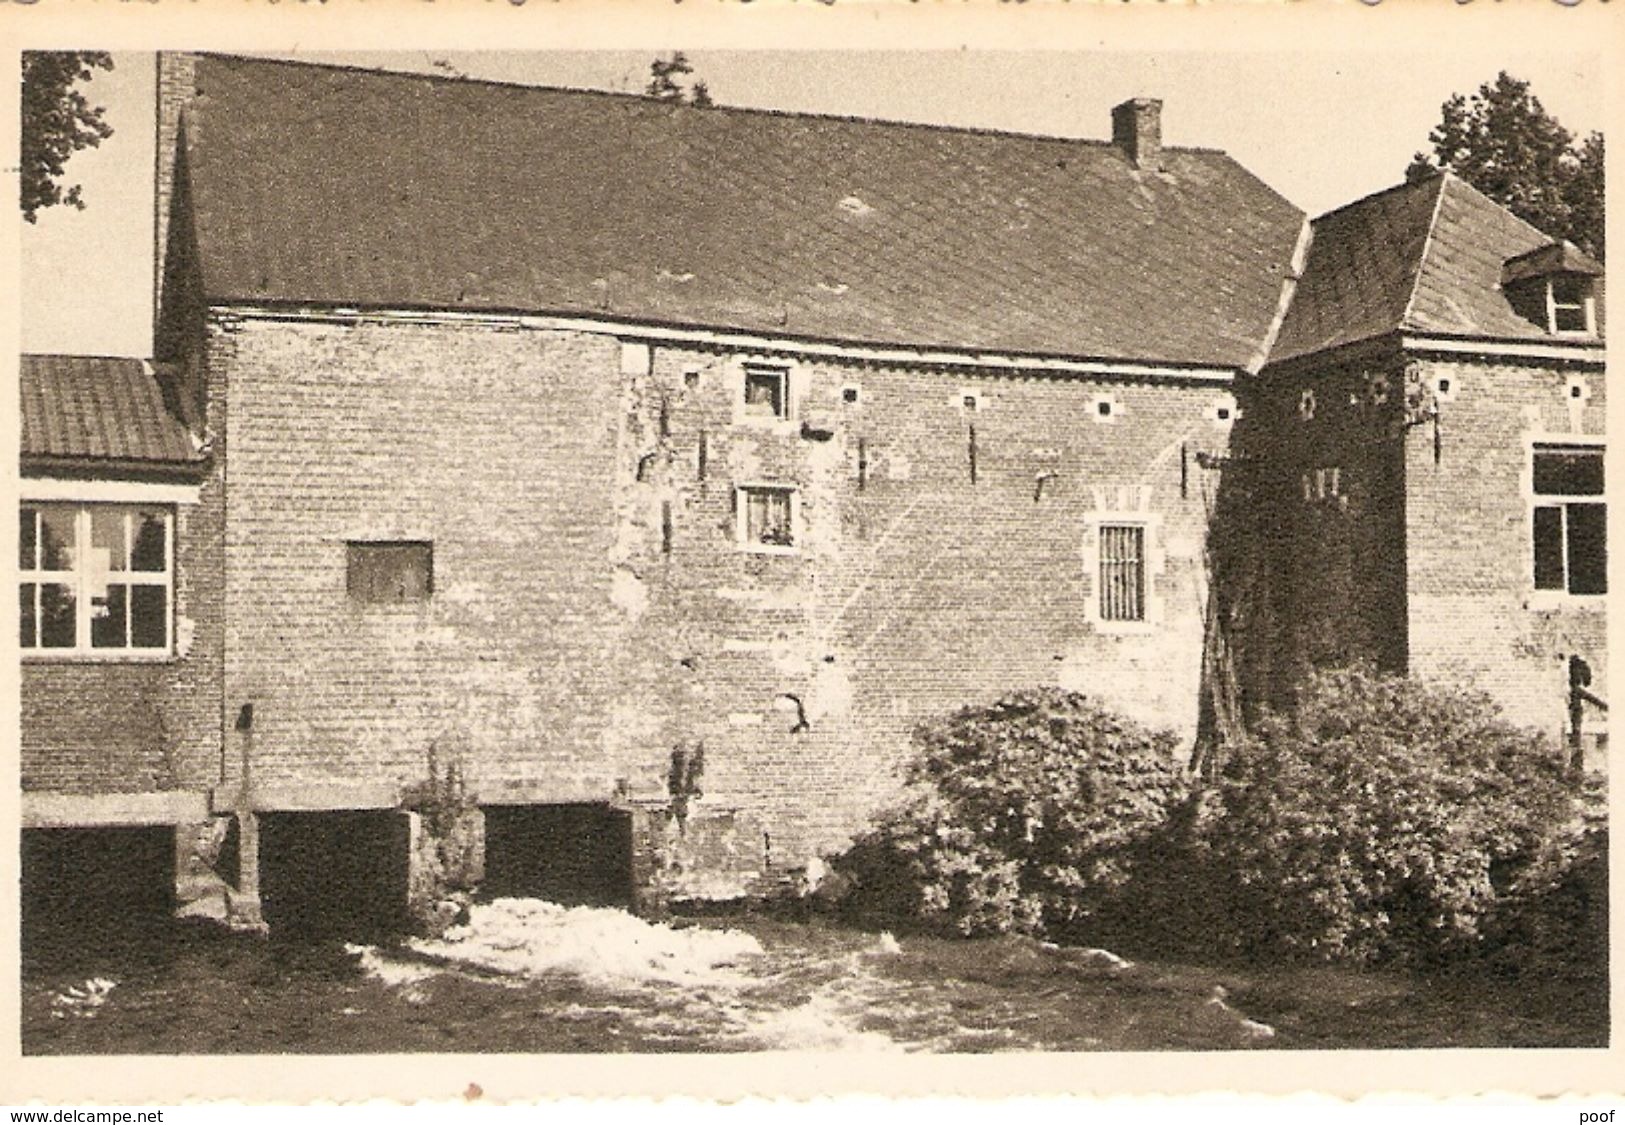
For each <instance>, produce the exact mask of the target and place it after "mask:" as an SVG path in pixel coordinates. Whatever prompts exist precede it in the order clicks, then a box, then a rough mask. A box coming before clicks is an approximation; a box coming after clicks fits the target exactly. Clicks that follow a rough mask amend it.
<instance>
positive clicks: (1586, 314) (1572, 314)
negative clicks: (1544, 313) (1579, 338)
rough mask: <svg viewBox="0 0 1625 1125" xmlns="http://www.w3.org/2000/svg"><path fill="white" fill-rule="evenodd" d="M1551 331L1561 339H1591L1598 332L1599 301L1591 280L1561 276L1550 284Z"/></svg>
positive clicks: (1549, 279) (1579, 276) (1548, 287)
mask: <svg viewBox="0 0 1625 1125" xmlns="http://www.w3.org/2000/svg"><path fill="white" fill-rule="evenodd" d="M1546 307H1547V310H1548V312H1549V314H1550V315H1549V317H1548V320H1547V323H1548V325H1549V327H1548V329H1547V331H1549V332H1552V333H1553V334H1559V335H1583V336H1591V335H1594V334H1595V333H1596V331H1597V327H1596V318H1597V314H1596V308H1597V305H1596V300H1595V298H1593V297H1592V296H1591V279H1590V278H1588V277H1584V276H1582V275H1580V274H1559V275H1558V276H1557V277H1552V278H1548V279H1547V282H1546Z"/></svg>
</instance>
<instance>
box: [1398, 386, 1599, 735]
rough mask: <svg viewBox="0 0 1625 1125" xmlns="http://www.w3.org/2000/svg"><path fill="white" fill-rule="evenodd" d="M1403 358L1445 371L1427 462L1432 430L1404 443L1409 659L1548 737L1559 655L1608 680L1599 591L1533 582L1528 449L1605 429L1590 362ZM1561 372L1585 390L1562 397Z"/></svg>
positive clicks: (1555, 713)
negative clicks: (1475, 690) (1579, 365)
mask: <svg viewBox="0 0 1625 1125" xmlns="http://www.w3.org/2000/svg"><path fill="white" fill-rule="evenodd" d="M1416 369H1417V374H1418V376H1419V378H1420V379H1421V380H1422V382H1423V384H1424V385H1425V386H1427V387H1432V386H1434V385H1435V383H1436V382H1437V380H1439V379H1441V378H1444V379H1448V380H1450V383H1451V388H1452V395H1451V400H1450V401H1446V402H1442V403H1441V404H1440V419H1439V422H1440V434H1439V447H1438V459H1437V462H1435V459H1434V445H1433V439H1432V434H1431V430H1428V429H1426V428H1423V429H1419V430H1417V431H1415V432H1413V434H1412V435H1411V438H1410V440H1409V441H1408V442H1407V445H1406V474H1407V478H1408V482H1409V488H1408V504H1407V509H1406V529H1407V534H1408V536H1409V539H1410V544H1411V552H1410V554H1411V565H1410V571H1409V579H1408V590H1407V601H1408V604H1409V607H1410V610H1409V612H1410V635H1411V669H1412V671H1413V672H1414V673H1415V674H1417V675H1418V676H1421V677H1423V678H1424V679H1431V680H1442V681H1449V682H1468V683H1471V684H1473V685H1475V686H1477V687H1479V688H1481V689H1483V690H1485V691H1487V692H1489V693H1490V694H1491V695H1492V696H1493V697H1494V698H1495V699H1496V700H1497V701H1498V702H1499V703H1500V704H1501V706H1502V707H1503V708H1504V709H1505V710H1506V712H1507V714H1508V716H1509V717H1511V718H1512V719H1514V720H1515V721H1517V722H1519V723H1522V724H1525V725H1528V726H1533V727H1539V728H1541V729H1542V730H1545V731H1547V732H1548V733H1550V734H1551V735H1552V736H1553V737H1554V738H1557V737H1560V736H1561V733H1562V731H1563V730H1564V729H1565V728H1566V726H1567V698H1568V670H1567V660H1568V657H1569V656H1570V655H1579V656H1581V657H1583V658H1584V659H1585V660H1586V661H1587V662H1588V663H1589V664H1590V665H1591V667H1592V669H1593V671H1594V673H1595V679H1594V685H1593V690H1595V691H1597V692H1598V694H1603V695H1605V694H1606V691H1607V688H1606V684H1607V653H1606V648H1605V644H1606V636H1605V633H1606V617H1605V610H1604V604H1603V603H1604V601H1605V599H1603V598H1600V597H1581V596H1570V595H1567V594H1563V593H1559V592H1555V591H1536V590H1535V589H1534V572H1533V566H1534V563H1533V559H1534V550H1533V529H1532V516H1531V508H1532V498H1533V482H1532V477H1531V465H1530V449H1531V445H1532V443H1534V442H1536V441H1551V442H1557V443H1561V442H1562V441H1563V440H1564V438H1565V437H1566V436H1571V435H1575V434H1579V435H1591V436H1600V435H1602V434H1603V433H1604V419H1605V416H1606V412H1607V411H1606V402H1605V400H1606V395H1605V394H1604V380H1603V373H1602V371H1601V370H1600V369H1595V368H1593V369H1591V370H1584V371H1582V370H1579V369H1564V368H1560V367H1559V366H1557V365H1555V364H1550V363H1547V364H1542V363H1539V362H1515V361H1503V362H1489V361H1464V360H1456V359H1450V358H1438V359H1427V360H1422V361H1419V362H1418V363H1417V365H1416ZM1571 375H1575V376H1578V377H1581V378H1583V379H1584V391H1585V393H1586V395H1587V396H1588V397H1585V398H1580V399H1574V398H1571V397H1570V395H1569V393H1568V392H1569V386H1570V384H1569V378H1570V376H1571ZM1596 718H1598V716H1597V715H1595V714H1593V715H1592V716H1590V719H1591V721H1595V719H1596Z"/></svg>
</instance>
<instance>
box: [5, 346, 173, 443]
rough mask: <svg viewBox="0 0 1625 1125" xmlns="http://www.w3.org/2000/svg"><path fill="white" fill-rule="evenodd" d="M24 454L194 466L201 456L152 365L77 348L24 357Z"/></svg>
mask: <svg viewBox="0 0 1625 1125" xmlns="http://www.w3.org/2000/svg"><path fill="white" fill-rule="evenodd" d="M21 366H22V387H21V395H20V398H19V402H18V405H19V408H20V409H19V413H20V414H21V423H22V424H21V438H20V447H21V453H22V458H23V460H24V461H30V460H49V459H69V460H75V461H83V460H89V461H108V462H120V463H137V464H150V465H152V466H153V467H162V466H174V465H195V464H198V463H199V462H201V461H202V460H203V455H202V454H201V453H200V452H199V451H198V449H197V446H196V445H195V444H194V443H193V441H192V437H191V434H190V433H189V432H188V430H187V428H186V426H185V424H184V423H182V422H181V420H180V418H179V417H177V416H176V415H175V413H174V412H172V411H171V409H170V408H169V406H168V405H166V403H165V400H164V393H163V389H162V387H161V386H160V385H159V381H158V378H157V376H156V374H155V373H154V371H153V369H152V367H151V365H149V364H147V363H144V362H143V361H141V360H139V359H122V358H110V357H106V356H81V355H25V356H23V357H22V365H21Z"/></svg>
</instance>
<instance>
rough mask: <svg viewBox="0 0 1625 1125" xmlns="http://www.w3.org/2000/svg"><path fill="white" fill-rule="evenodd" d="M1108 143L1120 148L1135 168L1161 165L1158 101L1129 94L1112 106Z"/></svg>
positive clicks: (1158, 166) (1160, 122)
mask: <svg viewBox="0 0 1625 1125" xmlns="http://www.w3.org/2000/svg"><path fill="white" fill-rule="evenodd" d="M1112 143H1113V144H1115V145H1116V146H1117V147H1118V148H1120V149H1122V150H1123V152H1124V153H1126V154H1127V155H1128V158H1129V159H1130V160H1132V161H1133V162H1134V166H1135V167H1136V168H1146V169H1150V170H1152V171H1156V170H1157V169H1158V168H1160V167H1161V166H1162V101H1161V100H1160V99H1158V98H1130V99H1129V100H1128V101H1126V102H1124V103H1123V104H1122V105H1119V106H1116V107H1115V108H1113V110H1112Z"/></svg>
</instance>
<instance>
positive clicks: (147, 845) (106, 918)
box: [20, 825, 175, 964]
mask: <svg viewBox="0 0 1625 1125" xmlns="http://www.w3.org/2000/svg"><path fill="white" fill-rule="evenodd" d="M20 851H21V855H20V859H21V861H22V862H21V867H22V888H21V890H22V895H21V905H22V935H21V936H22V951H23V955H24V957H25V958H26V959H28V960H29V961H30V962H49V963H53V964H55V963H58V962H63V961H74V960H76V959H77V958H79V957H80V956H83V955H90V954H100V953H104V952H108V951H110V950H113V949H117V948H120V947H124V946H127V945H131V944H137V945H138V944H140V942H141V941H142V939H143V938H146V937H148V936H150V935H151V934H153V933H154V932H156V931H158V930H159V929H161V928H162V927H164V926H167V925H169V924H170V923H171V922H172V920H173V918H174V912H175V829H174V828H173V827H172V826H169V825H158V826H150V827H149V826H141V827H127V828H124V827H121V828H26V829H24V830H23V831H22V837H21V840H20Z"/></svg>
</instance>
